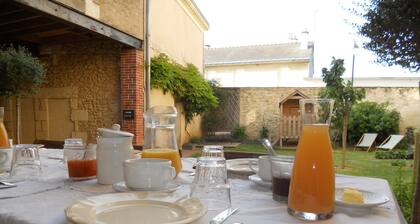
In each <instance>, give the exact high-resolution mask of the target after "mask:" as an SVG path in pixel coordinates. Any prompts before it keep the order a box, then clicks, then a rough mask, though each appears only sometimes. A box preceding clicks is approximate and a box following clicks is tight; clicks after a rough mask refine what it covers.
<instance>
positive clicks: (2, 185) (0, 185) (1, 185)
mask: <svg viewBox="0 0 420 224" xmlns="http://www.w3.org/2000/svg"><path fill="white" fill-rule="evenodd" d="M16 186H17V185H16V184H12V183H8V182H3V181H0V189H4V188H11V187H16Z"/></svg>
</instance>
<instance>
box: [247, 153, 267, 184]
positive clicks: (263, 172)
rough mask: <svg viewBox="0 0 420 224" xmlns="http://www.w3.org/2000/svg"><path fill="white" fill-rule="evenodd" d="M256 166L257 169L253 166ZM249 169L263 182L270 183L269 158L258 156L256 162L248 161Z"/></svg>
mask: <svg viewBox="0 0 420 224" xmlns="http://www.w3.org/2000/svg"><path fill="white" fill-rule="evenodd" d="M256 165H258V168H255V166H256ZM249 168H250V169H251V170H252V171H254V172H255V173H256V174H257V175H258V176H259V177H260V178H261V179H262V180H263V181H271V180H272V175H271V163H270V156H259V157H258V161H257V162H255V161H253V160H250V161H249Z"/></svg>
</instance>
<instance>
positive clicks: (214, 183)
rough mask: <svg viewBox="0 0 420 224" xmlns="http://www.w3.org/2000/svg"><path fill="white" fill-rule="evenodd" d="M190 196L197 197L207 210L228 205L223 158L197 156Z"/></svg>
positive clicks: (228, 187)
mask: <svg viewBox="0 0 420 224" xmlns="http://www.w3.org/2000/svg"><path fill="white" fill-rule="evenodd" d="M190 196H191V197H196V198H199V199H200V200H201V201H202V202H203V203H204V204H205V205H206V206H207V209H208V210H209V211H214V210H224V209H226V208H229V207H230V205H231V198H230V185H229V183H228V180H227V171H226V160H225V159H224V158H222V157H200V158H198V162H197V167H196V173H195V177H194V181H193V183H192V185H191V193H190Z"/></svg>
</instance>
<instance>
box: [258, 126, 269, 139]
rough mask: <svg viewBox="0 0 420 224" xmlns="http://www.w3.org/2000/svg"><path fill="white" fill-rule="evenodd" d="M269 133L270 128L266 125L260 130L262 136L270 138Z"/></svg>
mask: <svg viewBox="0 0 420 224" xmlns="http://www.w3.org/2000/svg"><path fill="white" fill-rule="evenodd" d="M268 135H269V131H268V128H266V127H265V126H262V128H261V130H260V138H261V139H263V138H268Z"/></svg>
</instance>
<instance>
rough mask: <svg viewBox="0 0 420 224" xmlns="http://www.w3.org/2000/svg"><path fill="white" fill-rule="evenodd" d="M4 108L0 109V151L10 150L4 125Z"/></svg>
mask: <svg viewBox="0 0 420 224" xmlns="http://www.w3.org/2000/svg"><path fill="white" fill-rule="evenodd" d="M3 117H4V107H0V149H1V148H9V147H10V145H9V137H8V135H7V131H6V127H4V123H3Z"/></svg>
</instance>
